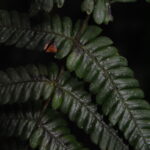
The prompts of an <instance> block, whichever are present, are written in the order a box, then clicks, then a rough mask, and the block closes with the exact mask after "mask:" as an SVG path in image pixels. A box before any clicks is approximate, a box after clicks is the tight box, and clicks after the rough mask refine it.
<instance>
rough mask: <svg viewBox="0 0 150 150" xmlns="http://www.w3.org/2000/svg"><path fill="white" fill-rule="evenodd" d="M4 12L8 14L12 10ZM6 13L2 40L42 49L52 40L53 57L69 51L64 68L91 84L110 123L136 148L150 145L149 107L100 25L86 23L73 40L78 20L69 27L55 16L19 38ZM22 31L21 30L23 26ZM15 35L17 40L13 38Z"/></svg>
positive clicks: (65, 20)
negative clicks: (55, 49) (78, 36)
mask: <svg viewBox="0 0 150 150" xmlns="http://www.w3.org/2000/svg"><path fill="white" fill-rule="evenodd" d="M3 14H7V15H8V16H10V14H11V13H10V14H9V13H8V12H3ZM8 16H7V17H1V18H2V19H1V21H0V22H2V23H3V24H1V33H0V36H1V37H2V38H1V40H0V42H1V43H11V44H16V46H17V47H26V48H28V49H35V48H39V47H40V48H39V49H41V50H43V49H42V48H43V45H44V44H45V43H46V42H47V41H48V40H52V39H53V40H54V41H55V44H56V46H57V48H58V52H57V53H56V55H55V57H56V58H58V59H61V58H64V57H66V56H68V54H69V53H70V52H71V51H72V52H71V54H70V55H69V57H68V58H67V68H68V69H69V70H70V71H75V72H76V74H77V76H78V77H80V78H83V79H84V80H85V81H88V82H90V83H91V85H90V89H91V91H92V92H93V93H95V94H97V103H98V104H100V105H102V109H103V112H104V113H105V114H106V115H108V116H109V118H110V121H111V123H112V124H118V126H119V128H120V130H121V131H122V132H124V136H125V138H126V139H128V140H129V142H130V144H132V145H134V147H135V149H137V150H139V149H143V150H147V149H148V148H149V147H150V143H149V137H150V131H149V129H147V126H148V123H149V121H150V115H149V110H150V106H149V104H148V103H147V102H146V101H145V100H143V92H142V91H141V90H140V89H139V86H138V82H137V81H136V80H135V79H134V77H133V72H132V71H131V70H130V69H129V68H128V67H127V61H126V59H125V58H124V57H121V56H119V54H118V51H117V50H116V48H114V47H113V46H111V45H112V41H111V40H110V39H109V38H107V37H104V36H100V37H99V36H98V35H99V33H101V29H100V28H99V27H96V26H88V27H87V28H86V30H85V31H84V32H83V33H81V38H80V39H76V38H75V37H76V35H77V33H78V32H79V31H80V22H77V23H76V24H75V26H72V22H71V20H70V19H69V18H64V19H63V20H61V19H60V18H59V17H58V16H57V17H56V16H55V17H53V18H52V19H51V21H50V22H47V23H46V22H45V23H43V24H42V25H41V26H40V27H39V28H40V30H35V29H31V28H30V29H29V30H26V34H23V35H22V38H20V37H19V36H18V35H19V33H20V32H19V33H18V32H17V31H18V28H16V29H15V28H12V27H11V26H12V22H10V21H11V20H10V19H8V20H7V19H5V18H9V17H8ZM22 19H23V18H22ZM12 20H13V18H12ZM23 20H24V19H23ZM8 22H9V23H8ZM26 23H28V24H30V23H29V22H27V21H26ZM15 26H16V25H15ZM8 27H9V28H8ZM12 29H13V30H12ZM8 31H11V32H13V33H12V34H11V33H10V32H8ZM21 31H24V30H23V27H22V29H21ZM27 31H28V32H27ZM39 31H40V32H39ZM8 33H9V34H8ZM27 33H29V34H27ZM12 35H13V38H11V37H12ZM15 35H16V36H17V37H19V38H20V39H19V38H17V39H16V38H15ZM38 35H40V36H38ZM41 36H42V37H41ZM10 39H11V40H10ZM14 39H15V40H14ZM12 40H13V42H12ZM8 41H9V42H8ZM10 41H11V42H10ZM43 43H44V44H43ZM42 44H43V45H42ZM73 46H74V48H73ZM116 114H117V115H116ZM145 128H146V129H145Z"/></svg>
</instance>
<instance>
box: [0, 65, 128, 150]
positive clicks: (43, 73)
mask: <svg viewBox="0 0 150 150" xmlns="http://www.w3.org/2000/svg"><path fill="white" fill-rule="evenodd" d="M29 68H30V69H29ZM25 69H26V72H25ZM25 69H24V70H23V69H22V68H21V69H20V68H18V69H14V71H13V72H15V73H14V74H11V75H10V72H12V69H11V70H10V69H9V70H7V74H6V73H5V76H6V75H9V78H11V79H12V78H13V80H12V81H9V82H8V83H7V82H6V81H7V80H6V79H7V78H6V77H5V78H4V77H2V78H1V79H3V82H4V84H1V88H2V91H6V92H7V95H8V93H9V95H10V97H9V99H8V98H7V104H9V103H13V102H21V100H19V99H21V98H22V99H24V96H25V97H26V95H28V97H27V98H26V101H27V100H31V98H32V99H33V100H41V96H42V95H44V94H46V93H47V95H49V99H51V101H52V102H51V105H52V108H53V109H59V110H61V111H62V112H63V113H65V114H67V115H68V117H69V118H70V120H72V121H74V122H76V124H77V126H78V127H79V128H81V129H83V130H84V131H85V132H86V133H87V134H89V135H90V137H91V139H92V141H93V142H94V143H95V144H98V145H99V147H100V148H101V149H103V150H128V147H127V146H126V145H125V144H124V143H123V141H122V140H121V139H120V138H119V137H118V136H117V134H116V132H115V131H114V130H113V129H112V128H111V127H109V126H108V125H107V124H106V123H105V122H104V121H103V119H102V117H101V116H100V115H99V114H98V113H97V110H96V106H94V105H93V104H91V96H90V95H89V94H88V93H87V92H86V91H85V90H84V89H83V83H81V82H79V81H78V80H77V79H74V78H71V75H70V73H69V72H62V71H59V69H58V67H57V66H56V65H55V64H53V65H51V66H50V67H46V66H41V65H39V66H34V67H33V66H30V67H25ZM19 70H20V71H19ZM22 70H23V71H22ZM29 70H30V71H29ZM17 71H18V72H22V77H19V75H20V74H17ZM29 72H30V73H29ZM3 75H4V73H3ZM31 75H32V79H30V80H29V78H28V76H31ZM16 76H18V77H19V78H18V79H19V81H18V80H14V79H17V78H16ZM0 77H1V75H0ZM26 77H27V78H26ZM21 78H22V80H21ZM25 78H26V79H25ZM32 80H33V81H34V80H35V82H33V83H32ZM36 81H37V82H39V84H38V85H36V84H37V83H36ZM30 83H32V84H33V86H32V88H29V86H27V85H29V84H30ZM47 84H50V87H51V88H46V90H43V89H45V88H44V87H45V86H46V87H47V86H48V85H47ZM17 86H18V87H17ZM52 86H53V87H52ZM3 87H4V89H3ZM19 87H20V89H21V90H20V91H18V90H16V89H17V88H19ZM24 87H25V88H24ZM51 89H53V90H51ZM52 91H53V92H52ZM1 94H2V95H0V97H2V99H3V101H5V97H7V95H6V94H5V93H4V95H3V93H1ZM12 94H13V95H17V97H13V95H12ZM37 95H38V96H37ZM30 96H31V97H30ZM47 98H48V97H47V96H46V99H47ZM23 101H24V100H23ZM23 101H22V102H23ZM1 102H2V100H1V101H0V103H1ZM3 103H4V102H3Z"/></svg>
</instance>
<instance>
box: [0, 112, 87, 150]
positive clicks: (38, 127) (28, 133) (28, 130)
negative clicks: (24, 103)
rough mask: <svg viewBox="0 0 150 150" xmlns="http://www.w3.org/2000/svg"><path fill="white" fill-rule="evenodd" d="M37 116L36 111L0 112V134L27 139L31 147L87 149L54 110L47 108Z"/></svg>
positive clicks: (43, 148) (69, 149)
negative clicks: (41, 114)
mask: <svg viewBox="0 0 150 150" xmlns="http://www.w3.org/2000/svg"><path fill="white" fill-rule="evenodd" d="M39 117H40V112H38V111H35V112H33V111H32V112H30V111H28V112H22V111H17V112H9V113H1V114H0V120H1V122H0V127H1V128H0V129H1V130H2V131H1V136H3V137H19V138H21V139H22V140H27V141H29V145H30V147H31V148H33V149H35V148H37V147H38V148H39V149H40V150H45V149H46V148H48V149H49V150H54V149H61V150H76V149H78V150H88V149H86V148H84V147H83V146H82V145H81V144H80V143H78V142H77V141H76V139H75V137H74V136H73V135H71V133H70V130H69V129H68V127H67V123H66V121H65V120H63V119H62V118H61V117H60V115H58V114H57V113H56V112H54V111H50V110H49V112H46V114H45V115H44V116H43V117H42V118H41V119H40V121H39Z"/></svg>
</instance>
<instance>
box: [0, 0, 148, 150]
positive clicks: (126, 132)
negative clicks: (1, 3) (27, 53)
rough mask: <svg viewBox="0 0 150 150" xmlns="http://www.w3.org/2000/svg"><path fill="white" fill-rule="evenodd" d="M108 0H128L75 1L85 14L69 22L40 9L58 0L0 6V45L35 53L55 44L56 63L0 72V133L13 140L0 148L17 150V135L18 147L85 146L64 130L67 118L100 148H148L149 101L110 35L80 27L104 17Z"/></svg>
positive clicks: (67, 149)
mask: <svg viewBox="0 0 150 150" xmlns="http://www.w3.org/2000/svg"><path fill="white" fill-rule="evenodd" d="M116 1H117V2H129V1H130V2H131V1H134V0H112V1H107V0H83V1H81V9H82V11H84V12H86V13H87V14H88V17H87V18H86V19H85V20H82V21H81V20H78V21H77V22H76V23H75V24H74V23H73V22H72V20H71V19H70V18H69V17H59V16H58V15H53V14H50V15H49V14H47V13H46V12H51V11H52V9H53V8H54V7H55V6H56V5H57V7H59V8H60V7H62V6H63V5H64V2H65V0H32V1H31V7H30V14H27V13H19V12H17V11H11V12H8V11H6V10H0V44H2V45H6V46H15V47H17V48H19V49H22V48H26V49H29V50H35V51H42V52H48V51H47V46H48V47H49V46H50V45H52V46H55V48H56V50H57V52H56V53H55V54H53V55H52V57H53V56H54V59H53V61H54V60H55V59H57V61H56V62H57V63H59V66H60V67H58V65H57V64H55V63H53V62H52V60H50V62H51V65H42V64H36V65H27V66H20V67H17V68H9V69H6V70H5V71H0V107H1V108H2V110H1V113H0V137H1V139H3V138H4V139H3V141H5V142H7V139H11V138H12V139H13V140H14V142H12V147H11V144H10V145H8V146H7V145H6V144H5V143H4V145H1V144H0V148H1V147H2V149H4V150H7V149H10V148H11V149H13V148H14V149H16V150H17V149H18V150H20V149H22V148H21V145H19V142H18V140H17V139H20V140H21V141H20V143H21V142H23V143H24V147H23V150H27V149H29V150H30V149H37V150H80V149H81V150H87V148H84V147H83V146H82V145H84V144H80V143H79V142H77V140H78V139H77V140H76V138H75V135H72V134H71V131H70V129H69V126H68V122H69V120H70V121H71V122H72V123H73V124H75V125H76V127H77V128H80V129H82V130H83V131H84V133H85V135H87V136H88V135H89V136H90V140H91V141H92V142H93V143H94V144H96V145H97V147H99V149H101V150H129V149H130V146H131V149H135V150H150V105H149V104H148V102H146V101H145V100H144V93H143V91H142V90H141V89H140V88H139V83H138V81H137V80H136V79H134V74H133V72H132V70H131V69H130V68H128V62H127V60H126V59H125V58H124V57H122V56H120V55H119V53H118V50H117V49H116V48H115V47H114V46H113V45H112V44H113V42H112V40H111V39H109V38H108V37H106V36H102V35H100V34H101V32H102V29H101V28H100V27H99V26H95V25H88V19H89V18H90V17H89V16H90V15H93V18H94V20H95V22H96V23H97V24H101V23H108V22H109V21H110V20H112V16H111V12H110V5H111V3H113V2H116ZM39 10H40V11H39ZM43 10H44V11H45V12H44V11H43ZM53 10H55V9H53ZM56 10H57V9H56ZM39 14H40V15H39ZM38 15H39V16H38ZM31 16H32V17H31ZM49 52H50V51H49ZM64 63H65V64H66V68H65V67H64ZM66 69H67V70H68V71H66ZM70 72H74V73H75V74H74V73H70ZM78 78H79V79H78ZM85 85H86V87H85ZM85 89H86V90H85ZM87 89H89V91H88V90H87ZM28 103H29V104H28ZM26 104H28V105H29V106H30V107H28V106H26ZM18 105H19V109H18ZM97 105H98V107H99V110H100V111H101V113H102V114H100V112H99V111H98V110H97ZM20 106H21V107H20ZM36 106H40V109H33V108H35V107H36ZM7 107H8V108H11V109H10V110H7V109H8V108H7ZM12 110H13V111H12ZM56 110H58V112H56ZM103 117H104V119H103ZM68 119H69V120H68ZM104 120H105V121H104ZM108 122H109V123H108ZM114 126H115V127H114ZM114 128H115V129H114ZM118 130H120V131H119V133H118ZM120 132H121V133H122V134H123V136H124V138H123V137H122V134H120ZM84 133H83V134H84ZM81 139H82V137H81ZM13 140H12V141H13ZM125 143H126V144H125ZM5 145H6V146H5ZM128 145H130V146H128ZM28 146H29V147H28Z"/></svg>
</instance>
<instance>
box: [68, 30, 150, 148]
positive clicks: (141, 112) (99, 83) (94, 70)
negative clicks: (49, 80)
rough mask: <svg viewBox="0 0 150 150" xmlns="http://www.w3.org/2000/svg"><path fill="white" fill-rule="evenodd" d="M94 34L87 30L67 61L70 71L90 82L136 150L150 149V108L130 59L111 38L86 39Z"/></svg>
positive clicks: (111, 116)
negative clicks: (135, 76)
mask: <svg viewBox="0 0 150 150" xmlns="http://www.w3.org/2000/svg"><path fill="white" fill-rule="evenodd" d="M94 34H95V33H94V32H93V33H92V32H91V31H90V30H89V29H87V30H86V31H85V33H84V34H83V35H82V36H81V39H80V42H79V43H80V44H78V45H79V46H77V47H76V49H75V50H74V51H73V52H72V53H71V54H70V55H69V57H68V58H67V68H68V69H69V70H70V71H75V72H76V75H77V76H78V77H79V78H83V79H84V80H85V81H88V82H90V91H92V92H93V93H94V94H96V101H97V103H98V104H99V105H102V110H103V113H104V114H105V115H108V116H109V120H110V122H111V123H112V124H113V125H115V124H117V125H118V126H119V129H120V130H121V131H123V132H124V136H125V138H126V139H128V140H129V142H130V144H131V145H133V146H134V147H135V149H136V150H139V149H142V150H147V149H150V128H149V125H150V105H149V104H148V102H146V101H145V100H143V98H144V94H143V91H142V90H141V89H140V88H139V83H138V81H137V80H136V79H134V76H133V72H132V70H131V69H130V68H128V67H127V65H128V63H127V60H126V59H125V58H124V57H122V56H120V55H119V54H118V50H117V49H116V48H115V47H113V46H112V41H111V40H110V39H109V38H107V37H103V36H100V37H97V36H95V37H94V38H92V39H90V38H89V36H86V35H90V37H92V35H94Z"/></svg>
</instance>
